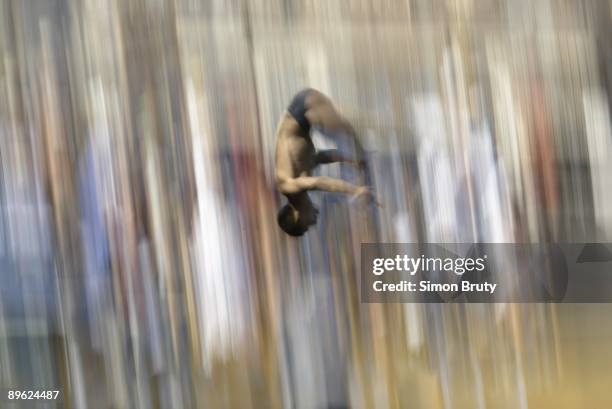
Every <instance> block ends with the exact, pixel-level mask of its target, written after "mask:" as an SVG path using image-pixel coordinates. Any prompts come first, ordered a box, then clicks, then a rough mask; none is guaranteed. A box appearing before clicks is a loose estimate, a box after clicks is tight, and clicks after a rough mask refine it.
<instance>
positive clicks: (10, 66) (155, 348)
mask: <svg viewBox="0 0 612 409" xmlns="http://www.w3.org/2000/svg"><path fill="white" fill-rule="evenodd" d="M611 19H612V7H611V2H610V1H609V0H582V1H580V0H538V1H528V0H478V1H477V0H369V1H365V0H333V1H326V0H309V1H290V0H208V1H204V0H129V1H127V0H102V1H101V0H2V2H1V5H0V163H1V168H0V178H1V183H0V260H1V261H0V280H1V282H2V285H1V286H0V296H1V298H0V387H1V388H3V389H2V391H3V392H2V393H3V395H4V396H3V397H2V399H1V400H0V402H1V404H0V406H1V407H7V408H11V407H14V408H17V407H24V408H35V407H50V408H56V407H57V408H77V409H84V408H171V409H174V408H307V409H310V408H312V409H318V408H349V407H350V408H434V409H435V408H444V409H447V408H470V409H471V408H605V407H612V390H611V389H610V385H612V354H611V353H610V347H609V345H610V342H611V341H612V307H610V306H609V305H607V304H558V305H553V304H472V305H466V304H462V305H460V304H453V305H441V304H362V303H360V299H359V286H358V277H359V271H358V270H359V268H358V266H359V258H360V243H362V242H477V241H480V242H500V243H512V242H546V241H566V242H583V241H603V242H605V241H612V240H611V239H612V237H611V234H612V206H610V205H607V204H606V203H608V204H609V203H610V201H611V200H612V178H611V177H610V175H611V174H612V173H611V170H612V169H611V167H612V164H611V162H610V159H611V158H612V133H611V123H610V101H609V96H610V93H611V91H612V42H611V41H610V38H612V37H611V35H612V24H611ZM306 86H309V87H314V88H317V89H319V90H321V91H322V92H324V93H326V94H328V95H329V96H330V97H331V98H332V99H333V100H334V101H335V103H336V105H337V106H338V108H339V109H340V111H342V112H343V113H344V114H345V116H346V117H347V118H348V119H349V120H350V121H351V122H352V123H353V124H354V126H355V128H356V129H357V131H358V134H359V135H360V138H361V140H362V141H363V144H364V145H365V147H366V149H367V150H368V151H369V156H370V169H371V171H372V175H373V183H374V185H375V187H376V191H377V193H378V195H379V198H380V201H381V202H382V203H383V207H382V208H380V209H370V208H359V206H356V205H353V204H351V203H349V202H348V201H347V200H346V198H343V197H341V196H335V195H332V194H328V195H321V194H317V193H315V194H313V195H312V196H313V199H314V200H315V202H316V203H317V206H318V207H319V208H320V209H321V217H320V219H319V224H318V225H317V227H316V228H315V229H311V231H309V232H308V233H307V235H306V236H305V237H304V238H302V239H300V240H296V239H293V238H289V237H287V236H285V235H284V234H283V233H282V231H281V230H280V229H279V228H278V227H277V225H276V221H275V217H276V211H277V209H278V207H279V206H280V205H281V203H282V198H281V197H280V195H279V194H278V193H277V192H276V190H275V187H274V184H273V182H274V178H273V176H274V175H273V169H274V156H273V152H274V144H275V128H276V125H277V123H278V120H279V118H280V116H281V114H282V113H283V111H284V109H285V108H286V106H287V105H288V103H289V101H290V99H291V97H292V96H293V94H294V93H296V92H297V91H299V90H300V89H302V88H303V87H306ZM314 138H315V143H316V144H317V146H319V147H329V146H333V141H330V140H328V139H326V138H323V137H321V136H320V135H314ZM321 172H323V173H325V174H329V175H335V176H343V175H344V176H346V175H348V176H347V177H350V175H349V174H350V170H348V169H344V167H343V166H340V165H330V166H328V167H327V168H326V169H323V170H321ZM37 389H39V390H49V389H56V390H59V391H60V400H59V401H57V402H50V401H46V402H43V401H37V402H35V401H28V402H22V403H15V402H10V401H8V400H7V399H6V391H8V390H37Z"/></svg>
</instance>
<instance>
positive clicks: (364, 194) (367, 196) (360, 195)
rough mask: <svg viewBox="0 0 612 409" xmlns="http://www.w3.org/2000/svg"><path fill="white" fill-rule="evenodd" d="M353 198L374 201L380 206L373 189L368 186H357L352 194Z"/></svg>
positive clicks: (367, 201)
mask: <svg viewBox="0 0 612 409" xmlns="http://www.w3.org/2000/svg"><path fill="white" fill-rule="evenodd" d="M353 198H354V199H355V200H359V201H365V202H366V203H374V204H375V205H376V206H378V207H380V202H379V201H378V199H377V198H376V195H375V194H374V191H373V190H372V189H371V188H370V187H368V186H359V187H358V188H357V190H356V191H355V194H354V195H353Z"/></svg>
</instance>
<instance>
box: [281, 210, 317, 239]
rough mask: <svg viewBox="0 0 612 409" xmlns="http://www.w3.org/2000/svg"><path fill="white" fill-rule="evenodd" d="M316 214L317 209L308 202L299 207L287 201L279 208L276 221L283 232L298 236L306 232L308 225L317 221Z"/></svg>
mask: <svg viewBox="0 0 612 409" xmlns="http://www.w3.org/2000/svg"><path fill="white" fill-rule="evenodd" d="M318 214H319V211H318V210H317V208H316V207H314V206H313V205H312V203H310V202H307V203H305V204H304V205H302V206H300V207H299V208H298V207H295V206H294V205H292V204H290V203H288V204H286V205H284V206H283V207H281V208H280V210H279V211H278V215H277V216H276V221H277V222H278V225H279V226H280V228H281V229H283V231H284V232H285V233H287V234H288V235H290V236H294V237H299V236H302V235H303V234H304V233H306V231H307V230H308V228H309V227H310V226H312V225H313V224H316V223H317V215H318Z"/></svg>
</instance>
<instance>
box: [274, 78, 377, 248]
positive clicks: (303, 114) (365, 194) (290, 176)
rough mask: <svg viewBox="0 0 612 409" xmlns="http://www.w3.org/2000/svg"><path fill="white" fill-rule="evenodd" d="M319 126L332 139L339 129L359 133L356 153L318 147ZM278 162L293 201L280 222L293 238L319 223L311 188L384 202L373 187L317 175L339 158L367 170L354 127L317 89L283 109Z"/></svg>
mask: <svg viewBox="0 0 612 409" xmlns="http://www.w3.org/2000/svg"><path fill="white" fill-rule="evenodd" d="M314 129H316V130H318V131H319V132H321V133H322V134H323V135H325V136H329V137H332V138H333V137H334V136H335V135H338V134H339V133H343V134H345V135H349V136H351V137H353V142H354V143H353V145H354V149H353V151H354V152H351V153H346V152H341V151H340V150H338V149H329V150H319V151H317V150H316V148H315V146H314V143H313V142H312V138H311V132H312V130H314ZM275 160H276V167H275V173H276V175H275V176H276V186H277V188H278V190H279V191H280V192H281V193H282V194H283V195H284V196H285V197H286V198H287V204H285V205H284V206H282V207H281V208H280V210H279V211H278V215H277V221H278V225H279V226H280V227H281V229H282V230H283V231H284V232H285V233H287V234H289V235H291V236H296V237H298V236H302V235H303V234H304V233H305V232H306V231H307V230H308V228H309V227H310V226H312V225H314V224H316V222H317V215H318V213H319V212H318V209H317V208H316V207H315V206H314V204H313V203H312V201H311V200H310V197H309V195H308V192H309V191H311V190H319V191H323V192H340V193H346V194H348V195H352V196H354V197H356V198H361V199H364V200H367V201H371V202H374V203H376V204H378V202H377V201H376V198H375V197H374V195H373V193H372V190H371V189H370V188H369V187H367V186H359V185H354V184H352V183H349V182H346V181H344V180H342V179H336V178H331V177H326V176H313V175H312V171H313V169H314V168H316V167H317V166H319V165H324V164H328V163H334V162H348V163H351V164H354V165H355V166H357V167H358V168H360V169H361V170H365V169H366V162H365V157H364V151H363V148H362V147H361V144H360V143H359V141H358V140H357V138H356V134H355V131H354V129H353V127H352V126H351V124H350V123H349V122H348V121H347V120H346V119H345V118H344V117H342V115H340V114H339V113H338V111H337V110H336V108H335V107H334V105H333V103H332V101H331V100H330V99H329V98H328V97H327V96H325V95H324V94H322V93H321V92H319V91H317V90H314V89H312V88H308V89H305V90H303V91H300V92H299V93H298V94H296V95H295V96H294V97H293V100H292V101H291V103H290V104H289V107H288V108H287V111H285V112H284V113H283V116H282V117H281V120H280V123H279V124H278V129H277V131H276V153H275Z"/></svg>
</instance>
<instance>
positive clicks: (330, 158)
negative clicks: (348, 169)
mask: <svg viewBox="0 0 612 409" xmlns="http://www.w3.org/2000/svg"><path fill="white" fill-rule="evenodd" d="M336 162H347V163H351V164H354V165H359V164H360V163H361V161H359V160H357V159H355V158H353V157H351V156H349V155H345V154H344V153H342V152H340V151H339V150H338V149H326V150H321V151H318V152H317V165H325V164H328V163H336Z"/></svg>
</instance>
